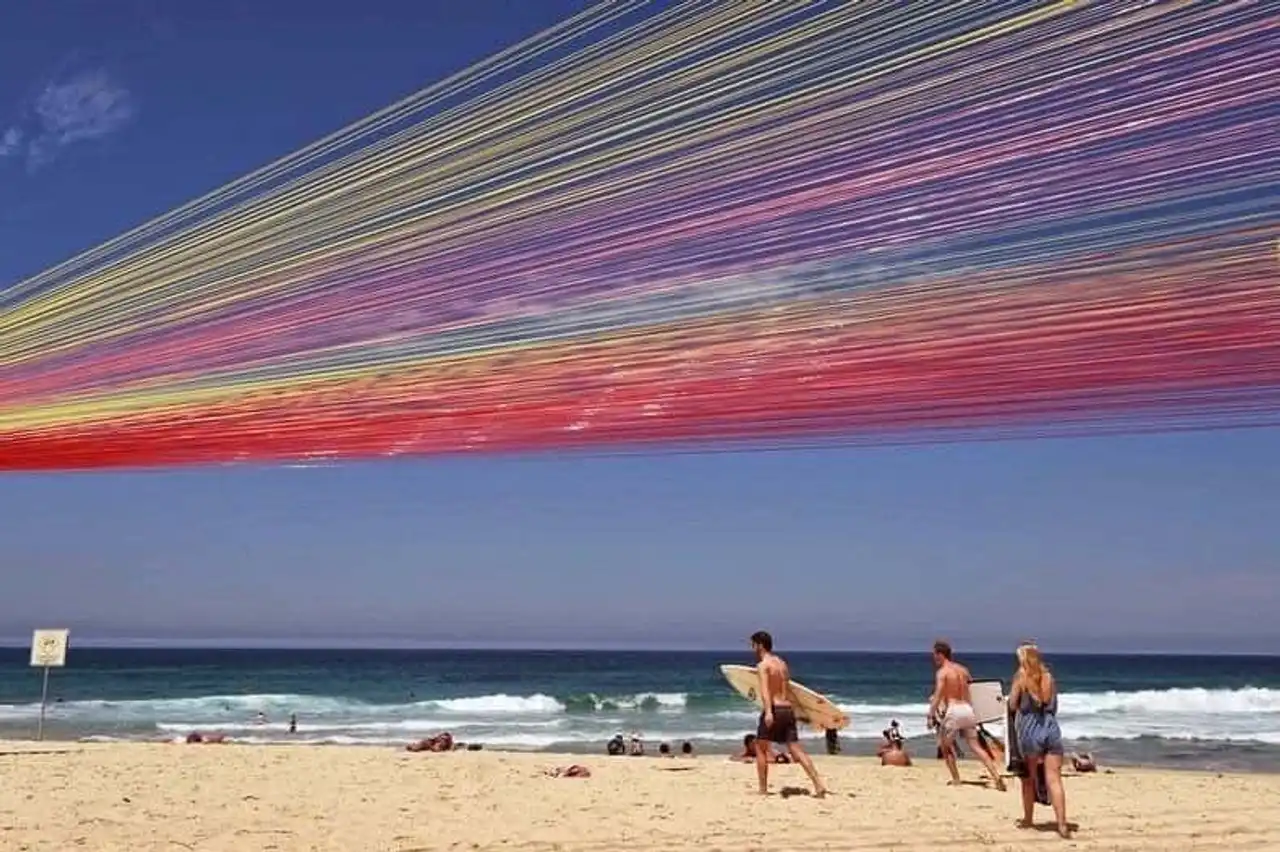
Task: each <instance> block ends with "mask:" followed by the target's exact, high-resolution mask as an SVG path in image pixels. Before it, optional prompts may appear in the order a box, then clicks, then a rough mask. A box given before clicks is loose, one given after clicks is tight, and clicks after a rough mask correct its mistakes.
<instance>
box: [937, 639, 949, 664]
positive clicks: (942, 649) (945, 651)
mask: <svg viewBox="0 0 1280 852" xmlns="http://www.w3.org/2000/svg"><path fill="white" fill-rule="evenodd" d="M933 653H935V654H940V655H941V656H942V659H944V660H949V659H951V643H950V642H948V641H947V640H945V639H939V640H938V641H937V642H934V643H933Z"/></svg>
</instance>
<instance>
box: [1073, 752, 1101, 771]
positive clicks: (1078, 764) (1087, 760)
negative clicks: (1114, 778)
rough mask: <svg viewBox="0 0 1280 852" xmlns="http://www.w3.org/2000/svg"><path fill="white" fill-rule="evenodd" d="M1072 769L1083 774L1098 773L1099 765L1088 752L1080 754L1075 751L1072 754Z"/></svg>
mask: <svg viewBox="0 0 1280 852" xmlns="http://www.w3.org/2000/svg"><path fill="white" fill-rule="evenodd" d="M1071 768H1072V769H1074V770H1075V771H1076V772H1082V773H1083V772H1097V771H1098V763H1097V761H1095V760H1094V759H1093V755H1091V754H1089V753H1088V752H1084V753H1080V752H1074V751H1073V752H1072V753H1071Z"/></svg>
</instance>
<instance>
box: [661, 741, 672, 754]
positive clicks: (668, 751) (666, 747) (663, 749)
mask: <svg viewBox="0 0 1280 852" xmlns="http://www.w3.org/2000/svg"><path fill="white" fill-rule="evenodd" d="M658 754H660V755H662V756H663V757H671V746H669V745H667V744H666V743H660V744H659V745H658Z"/></svg>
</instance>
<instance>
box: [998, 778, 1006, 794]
mask: <svg viewBox="0 0 1280 852" xmlns="http://www.w3.org/2000/svg"><path fill="white" fill-rule="evenodd" d="M996 789H997V790H999V791H1000V792H1001V793H1003V792H1005V791H1006V790H1008V789H1009V788H1008V787H1006V786H1004V779H1003V778H997V779H996Z"/></svg>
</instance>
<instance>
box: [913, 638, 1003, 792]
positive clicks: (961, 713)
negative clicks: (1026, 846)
mask: <svg viewBox="0 0 1280 852" xmlns="http://www.w3.org/2000/svg"><path fill="white" fill-rule="evenodd" d="M933 664H934V665H935V666H937V668H938V674H937V678H936V679H935V681H934V688H933V695H932V696H931V697H930V698H929V716H928V723H929V725H930V727H932V726H934V725H935V724H936V725H937V727H938V745H939V746H941V747H942V757H943V759H944V760H945V761H946V762H947V769H948V770H949V771H950V772H951V783H952V784H959V783H960V768H959V767H958V766H956V739H957V738H959V737H964V739H965V742H966V743H968V744H969V749H970V750H971V751H972V752H973V753H974V754H975V755H977V756H978V759H979V760H981V761H982V765H983V766H985V767H986V768H987V772H988V774H990V775H991V779H992V780H993V781H995V784H996V789H997V790H1000V791H1001V792H1003V791H1004V789H1005V787H1004V779H1003V778H1001V777H1000V769H999V768H998V767H997V766H996V763H995V761H994V760H992V759H991V755H990V754H988V753H987V750H986V749H984V748H983V747H982V745H981V743H979V742H978V717H977V714H976V713H974V711H973V703H972V698H971V696H970V694H969V683H970V681H972V680H973V677H972V676H971V675H970V674H969V670H968V669H966V668H965V667H964V666H962V665H960V664H959V663H957V662H956V661H955V660H953V659H952V658H951V645H950V644H949V643H947V642H943V641H942V640H941V639H939V640H938V641H937V642H934V643H933Z"/></svg>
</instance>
